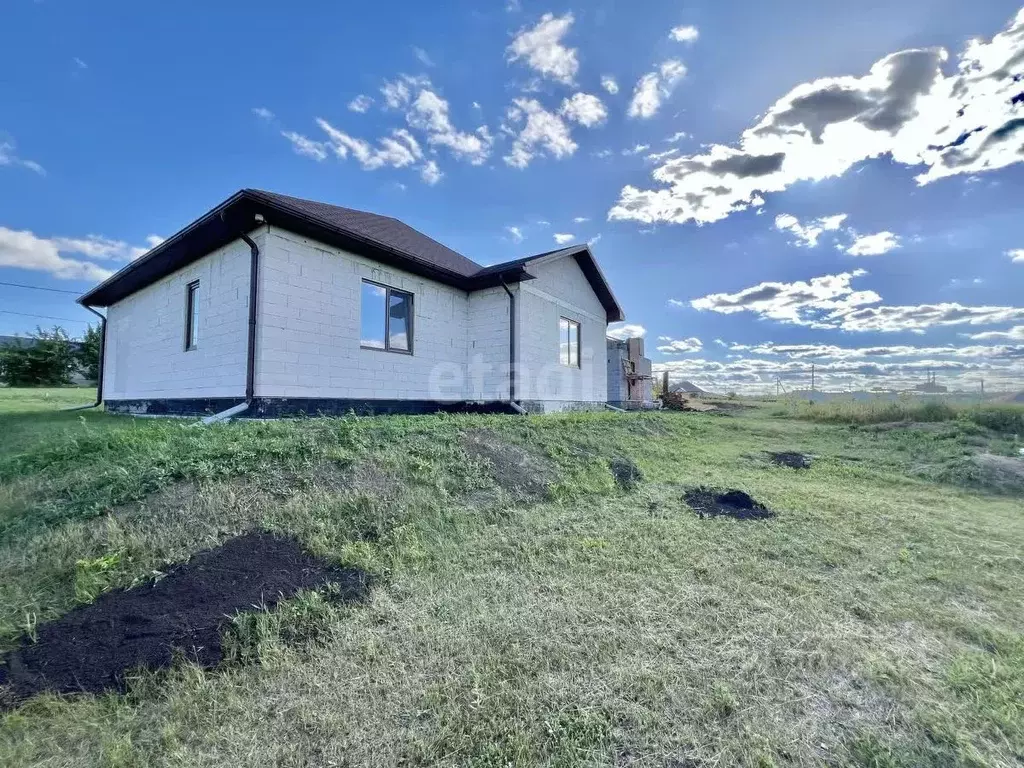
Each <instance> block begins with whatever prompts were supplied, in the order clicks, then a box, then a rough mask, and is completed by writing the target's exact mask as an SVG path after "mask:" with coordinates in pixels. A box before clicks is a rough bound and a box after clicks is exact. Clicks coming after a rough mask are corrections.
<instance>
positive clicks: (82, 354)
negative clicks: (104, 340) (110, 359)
mask: <svg viewBox="0 0 1024 768" xmlns="http://www.w3.org/2000/svg"><path fill="white" fill-rule="evenodd" d="M76 357H77V358H78V365H79V366H80V367H81V369H82V375H83V376H85V378H87V379H89V380H90V381H96V380H97V379H99V377H100V327H99V326H98V325H97V326H95V327H94V326H92V325H90V326H89V327H88V328H87V329H86V331H85V335H84V336H83V337H82V341H81V343H80V344H79V345H78V352H77V353H76Z"/></svg>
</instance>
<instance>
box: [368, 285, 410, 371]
mask: <svg viewBox="0 0 1024 768" xmlns="http://www.w3.org/2000/svg"><path fill="white" fill-rule="evenodd" d="M412 317H413V314H412V294H411V293H407V292H406V291H400V290H398V289H397V288H391V287H389V286H386V285H381V284H380V283H375V282H373V281H371V280H363V287H362V294H361V296H360V307H359V345H360V346H361V347H364V348H365V349H382V350H385V351H387V352H401V353H403V354H407V355H409V354H412Z"/></svg>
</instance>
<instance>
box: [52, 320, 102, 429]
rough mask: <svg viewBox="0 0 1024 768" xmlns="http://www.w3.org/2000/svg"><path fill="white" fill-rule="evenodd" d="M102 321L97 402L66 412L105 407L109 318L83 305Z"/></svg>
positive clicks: (78, 406)
mask: <svg viewBox="0 0 1024 768" xmlns="http://www.w3.org/2000/svg"><path fill="white" fill-rule="evenodd" d="M82 307H84V308H85V309H88V310H89V311H90V312H92V313H93V314H94V315H96V317H98V318H99V319H100V364H99V366H98V367H97V369H96V402H95V403H91V404H89V405H76V406H74V407H73V408H64V409H63V410H65V411H85V410H88V409H89V408H98V407H99V406H101V405H103V355H104V354H105V353H106V348H107V318H105V317H104V316H103V315H101V314H100V313H99V312H97V311H96V310H95V309H93V308H92V307H87V306H85V304H83V305H82Z"/></svg>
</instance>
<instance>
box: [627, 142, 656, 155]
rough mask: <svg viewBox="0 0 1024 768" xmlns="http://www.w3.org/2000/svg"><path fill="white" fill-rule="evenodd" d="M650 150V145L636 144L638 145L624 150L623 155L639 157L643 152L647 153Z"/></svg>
mask: <svg viewBox="0 0 1024 768" xmlns="http://www.w3.org/2000/svg"><path fill="white" fill-rule="evenodd" d="M650 148H651V145H650V144H636V145H634V146H632V147H628V148H626V149H624V150H622V154H623V155H625V156H627V157H628V156H629V155H639V154H640V153H642V152H646V151H647V150H648V149H650Z"/></svg>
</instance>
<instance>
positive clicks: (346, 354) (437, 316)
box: [256, 228, 507, 400]
mask: <svg viewBox="0 0 1024 768" xmlns="http://www.w3.org/2000/svg"><path fill="white" fill-rule="evenodd" d="M364 278H365V279H368V280H373V281H374V282H378V283H382V284H384V285H388V286H391V287H392V288H398V289H400V290H403V291H408V292H409V293H412V294H413V311H414V320H413V349H414V354H412V355H405V354H398V353H395V352H387V351H384V350H377V349H362V348H361V347H360V346H359V336H360V333H359V331H360V309H359V307H360V293H361V290H362V281H363V279H364ZM259 293H260V328H259V333H258V336H257V350H258V354H257V357H258V362H257V367H256V396H257V397H316V398H357V399H378V400H379V399H414V400H462V399H465V386H466V385H465V366H466V359H467V343H466V340H467V330H466V329H467V315H468V312H469V302H468V296H467V294H466V292H465V291H460V290H458V289H457V288H452V287H450V286H447V285H444V284H442V283H437V282H434V281H433V280H428V279H426V278H423V277H419V276H417V275H413V274H411V273H408V272H404V271H402V270H398V269H392V268H389V267H384V266H383V265H381V264H379V263H378V262H375V261H372V260H370V259H367V258H364V257H362V256H358V255H356V254H352V253H348V252H346V251H342V250H340V249H338V248H334V247H332V246H328V245H325V244H323V243H319V242H317V241H315V240H309V239H306V238H302V237H299V236H297V235H294V234H292V233H290V232H287V231H285V230H281V229H276V228H272V229H271V230H270V233H269V235H268V237H267V241H266V248H265V249H264V251H263V255H262V258H261V268H260V289H259ZM506 328H507V326H506ZM506 336H507V333H506ZM506 349H507V347H506Z"/></svg>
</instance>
